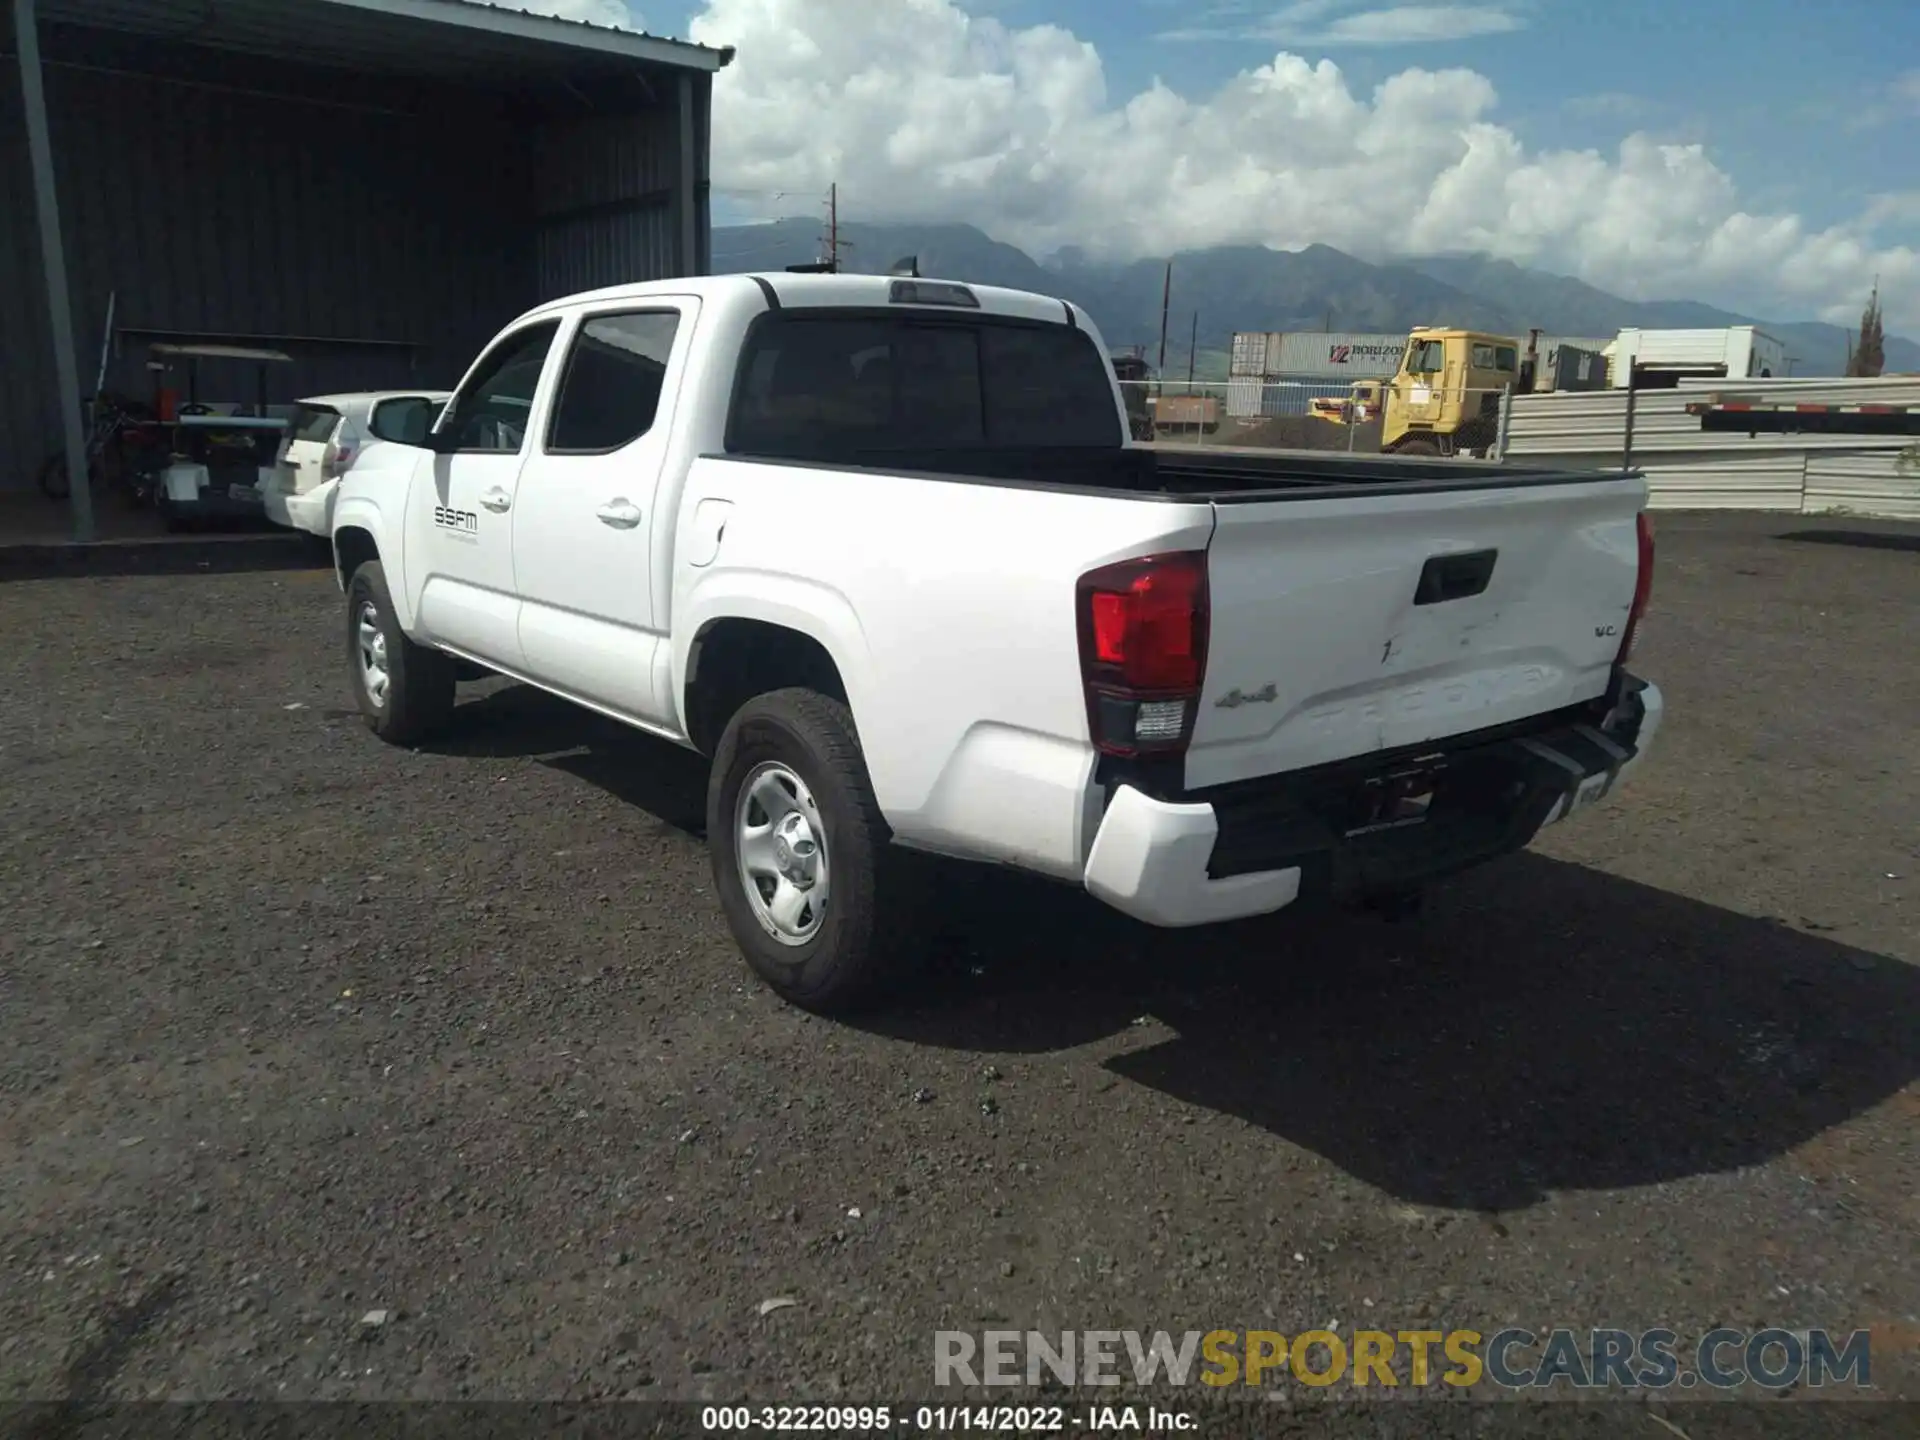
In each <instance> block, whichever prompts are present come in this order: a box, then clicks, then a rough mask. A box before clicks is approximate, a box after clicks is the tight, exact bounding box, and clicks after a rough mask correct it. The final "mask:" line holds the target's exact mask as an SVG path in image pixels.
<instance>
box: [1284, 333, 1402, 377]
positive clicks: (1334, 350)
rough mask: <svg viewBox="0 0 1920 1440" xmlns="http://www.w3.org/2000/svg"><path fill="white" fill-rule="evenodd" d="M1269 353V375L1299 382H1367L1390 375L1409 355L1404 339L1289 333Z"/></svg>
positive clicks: (1348, 334) (1397, 337) (1380, 336)
mask: <svg viewBox="0 0 1920 1440" xmlns="http://www.w3.org/2000/svg"><path fill="white" fill-rule="evenodd" d="M1279 339H1280V343H1279V345H1278V346H1275V347H1269V349H1268V351H1267V373H1268V374H1269V375H1287V376H1294V377H1298V378H1312V377H1320V376H1324V377H1326V378H1328V379H1331V380H1368V379H1373V378H1375V377H1377V376H1382V375H1391V374H1393V373H1394V372H1395V371H1397V370H1398V369H1399V368H1400V357H1401V356H1402V355H1403V354H1405V353H1406V349H1407V337H1406V336H1405V335H1379V334H1373V335H1360V334H1353V333H1350V332H1346V331H1338V330H1334V331H1326V330H1290V331H1288V332H1287V333H1286V334H1284V335H1282V336H1280V337H1279Z"/></svg>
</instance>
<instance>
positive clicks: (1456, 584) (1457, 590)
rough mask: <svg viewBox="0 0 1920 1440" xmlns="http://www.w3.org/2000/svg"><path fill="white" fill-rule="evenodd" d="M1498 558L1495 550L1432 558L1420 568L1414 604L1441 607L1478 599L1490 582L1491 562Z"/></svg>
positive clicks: (1498, 555)
mask: <svg viewBox="0 0 1920 1440" xmlns="http://www.w3.org/2000/svg"><path fill="white" fill-rule="evenodd" d="M1499 558H1500V552H1499V551H1498V550H1473V551H1469V552H1468V553H1467V554H1465V555H1436V556H1434V557H1433V558H1432V559H1431V560H1429V561H1427V563H1426V565H1425V566H1423V567H1422V568H1421V571H1420V585H1419V588H1418V589H1416V590H1415V591H1414V592H1413V603H1414V604H1416V605H1442V604H1445V603H1446V602H1447V601H1449V600H1464V599H1466V598H1467V597H1468V596H1469V595H1478V594H1479V593H1480V592H1481V591H1482V590H1485V589H1486V588H1487V582H1488V581H1489V580H1491V579H1492V578H1493V562H1494V561H1495V560H1498V559H1499Z"/></svg>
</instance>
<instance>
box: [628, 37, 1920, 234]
mask: <svg viewBox="0 0 1920 1440" xmlns="http://www.w3.org/2000/svg"><path fill="white" fill-rule="evenodd" d="M823 3H838V0H823ZM847 3H862V0H847ZM864 3H872V4H885V3H887V0H864ZM1390 3H1391V0H1383V5H1384V4H1390ZM635 8H636V9H639V10H642V11H643V13H644V11H645V9H646V7H645V6H644V5H636V6H635ZM703 8H705V7H704V6H691V7H686V8H685V9H683V10H681V11H680V12H679V14H678V15H677V17H676V18H677V20H678V21H679V24H678V29H677V32H676V33H678V34H682V35H684V34H686V33H687V31H688V28H689V25H690V22H691V18H692V16H694V15H696V14H698V13H699V12H700V10H701V9H703ZM962 8H964V9H966V10H968V11H970V12H971V13H973V14H976V15H993V16H996V17H998V18H999V19H1001V20H1002V21H1004V22H1005V23H1007V24H1009V25H1032V24H1039V23H1052V24H1055V25H1060V26H1064V27H1065V28H1066V29H1068V30H1071V31H1073V32H1074V33H1075V34H1076V35H1078V36H1079V37H1080V38H1082V39H1084V40H1090V41H1092V42H1093V43H1094V44H1095V45H1096V46H1098V47H1099V50H1100V55H1101V58H1102V60H1103V61H1104V62H1105V63H1106V67H1107V75H1108V80H1109V83H1110V85H1111V86H1112V89H1113V92H1114V93H1115V94H1116V95H1131V94H1133V93H1136V92H1137V91H1139V90H1141V89H1144V88H1145V87H1146V86H1147V85H1148V84H1149V83H1151V81H1152V80H1153V79H1154V77H1156V76H1158V77H1159V78H1161V79H1162V80H1163V81H1165V82H1166V83H1167V84H1168V85H1170V86H1172V87H1173V88H1174V89H1176V90H1180V91H1182V92H1185V93H1206V92H1208V91H1210V90H1211V89H1213V88H1214V87H1215V86H1217V85H1219V84H1220V83H1221V82H1222V81H1224V80H1226V79H1228V78H1229V77H1230V76H1232V75H1233V74H1235V73H1236V72H1237V71H1240V70H1243V69H1246V68H1248V67H1250V66H1252V65H1256V64H1259V63H1262V62H1263V61H1265V60H1267V59H1270V58H1271V56H1272V53H1273V52H1274V51H1275V50H1279V49H1289V50H1295V51H1296V52H1297V53H1300V54H1302V55H1304V56H1306V57H1307V58H1308V59H1319V58H1322V57H1326V58H1330V59H1332V60H1334V61H1335V62H1336V63H1337V64H1338V65H1339V66H1340V67H1341V69H1342V70H1344V71H1345V72H1346V73H1347V74H1348V75H1349V76H1351V77H1352V79H1353V81H1354V83H1355V85H1356V86H1357V87H1360V88H1366V89H1371V88H1372V86H1373V85H1375V84H1376V83H1378V82H1379V81H1380V80H1382V79H1385V78H1386V77H1387V76H1388V75H1391V74H1394V73H1395V72H1397V71H1400V70H1404V69H1407V68H1408V67H1410V66H1416V65H1418V66H1424V67H1427V68H1442V67H1452V66H1466V67H1468V68H1471V69H1475V70H1478V71H1479V72H1480V73H1481V74H1483V75H1485V76H1486V77H1487V78H1488V79H1490V80H1491V81H1493V83H1494V85H1495V87H1496V88H1497V89H1498V91H1499V95H1500V107H1499V117H1500V119H1501V121H1502V123H1504V124H1505V125H1507V126H1508V127H1509V128H1510V129H1512V130H1514V131H1515V132H1516V133H1517V134H1519V135H1520V136H1521V137H1522V138H1523V139H1524V140H1525V141H1526V142H1527V143H1528V146H1529V147H1530V148H1545V149H1562V148H1591V147H1599V148H1602V149H1611V148H1612V147H1614V146H1616V145H1618V143H1619V142H1620V140H1621V139H1622V138H1623V137H1624V136H1626V135H1627V134H1629V133H1631V132H1632V131H1635V130H1643V131H1648V132H1650V133H1652V134H1654V135H1656V136H1657V137H1659V138H1662V139H1673V140H1679V141H1687V142H1695V141H1697V142H1701V143H1704V144H1705V145H1707V146H1708V147H1709V149H1710V150H1711V152H1712V154H1713V156H1714V158H1715V160H1716V161H1717V162H1718V163H1719V164H1720V165H1721V166H1722V168H1724V169H1726V170H1728V171H1729V172H1730V173H1731V174H1732V175H1733V177H1734V178H1735V180H1736V181H1738V182H1739V185H1740V191H1741V195H1742V198H1743V199H1744V200H1746V201H1747V202H1748V203H1749V204H1751V205H1753V206H1758V207H1764V208H1767V209H1775V208H1781V209H1788V210H1792V211H1795V212H1797V213H1799V214H1801V215H1804V216H1805V217H1806V218H1807V219H1808V220H1810V221H1812V222H1813V223H1815V224H1816V225H1826V224H1831V223H1834V222H1837V221H1842V220H1847V219H1851V218H1853V217H1854V216H1856V215H1857V214H1859V212H1860V211H1861V210H1863V209H1864V208H1865V207H1866V205H1867V203H1868V200H1869V197H1870V196H1872V195H1873V194H1876V193H1885V192H1899V191H1903V190H1912V189H1913V188H1915V187H1916V186H1920V159H1916V156H1917V155H1920V149H1917V148H1916V142H1917V141H1920V90H1916V91H1915V92H1914V93H1913V94H1910V95H1907V96H1906V97H1904V98H1905V100H1906V102H1907V103H1906V104H1905V105H1904V106H1903V105H1902V104H1901V103H1900V102H1901V98H1902V97H1901V96H1900V95H1899V93H1898V89H1897V87H1898V86H1899V84H1900V81H1901V78H1902V76H1903V75H1910V74H1912V73H1914V71H1915V69H1916V67H1920V0H1797V3H1796V0H1531V3H1529V0H1518V3H1513V4H1498V3H1493V4H1486V5H1458V6H1451V5H1450V6H1434V7H1427V8H1429V9H1445V10H1472V11H1478V12H1482V13H1483V14H1490V15H1502V16H1504V17H1506V18H1507V19H1509V20H1511V21H1512V22H1514V23H1515V25H1516V28H1514V29H1511V30H1508V31H1506V32H1504V33H1492V34H1484V33H1483V34H1478V35H1472V36H1469V37H1467V38H1464V39H1459V40H1447V41H1438V42H1432V43H1425V44H1341V43H1329V42H1328V41H1327V40H1325V39H1322V40H1320V41H1318V42H1315V41H1312V40H1309V41H1308V42H1307V43H1299V42H1290V41H1284V40H1277V39H1266V38H1261V35H1262V22H1263V21H1268V20H1270V19H1271V17H1273V16H1276V15H1280V14H1283V13H1284V12H1286V11H1287V10H1289V9H1290V8H1293V7H1290V6H1289V5H1287V4H1286V3H1284V0H1276V3H1257V0H1239V3H1234V0H1213V3H1209V0H1184V3H1183V0H971V3H968V0H962ZM663 18H664V16H663ZM1199 29H1217V30H1219V31H1222V32H1224V33H1223V34H1222V36H1221V38H1219V39H1213V40H1168V39H1165V38H1162V37H1164V36H1166V35H1168V34H1177V33H1179V32H1180V31H1182V30H1199ZM1299 29H1300V31H1301V32H1302V33H1303V34H1307V35H1311V34H1312V33H1313V30H1314V27H1313V26H1312V25H1311V24H1309V25H1306V26H1301V27H1299ZM1282 33H1285V32H1282ZM1862 108H1868V109H1870V110H1872V111H1873V112H1875V114H1874V117H1873V118H1874V119H1875V120H1876V122H1877V123H1873V124H1859V122H1858V115H1859V111H1860V110H1861V109H1862ZM1856 127H1857V128H1856ZM1916 229H1920V227H1916ZM1910 233H1912V232H1910Z"/></svg>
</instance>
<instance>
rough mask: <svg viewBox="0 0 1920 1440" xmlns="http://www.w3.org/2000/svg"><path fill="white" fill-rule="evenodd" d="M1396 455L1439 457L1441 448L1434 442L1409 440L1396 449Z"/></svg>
mask: <svg viewBox="0 0 1920 1440" xmlns="http://www.w3.org/2000/svg"><path fill="white" fill-rule="evenodd" d="M1393 453H1394V454H1396V455H1438V454H1439V453H1440V447H1439V445H1437V444H1436V443H1435V442H1433V441H1432V440H1409V441H1407V443H1406V444H1404V445H1398V446H1395V447H1394V451H1393Z"/></svg>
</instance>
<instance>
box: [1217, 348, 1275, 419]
mask: <svg viewBox="0 0 1920 1440" xmlns="http://www.w3.org/2000/svg"><path fill="white" fill-rule="evenodd" d="M1235 338H1238V337H1235ZM1266 388H1267V387H1266V381H1265V380H1264V379H1262V378H1261V377H1260V376H1258V375H1232V376H1229V377H1228V379H1227V414H1229V415H1231V416H1232V417H1233V418H1234V419H1236V420H1247V419H1253V418H1256V417H1258V416H1259V414H1260V395H1261V392H1262V391H1263V390H1265V389H1266Z"/></svg>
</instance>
